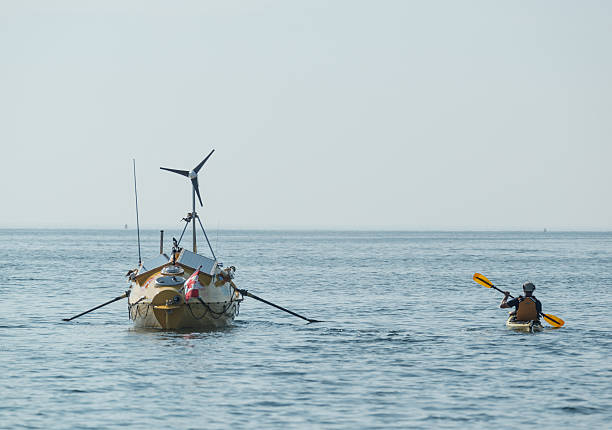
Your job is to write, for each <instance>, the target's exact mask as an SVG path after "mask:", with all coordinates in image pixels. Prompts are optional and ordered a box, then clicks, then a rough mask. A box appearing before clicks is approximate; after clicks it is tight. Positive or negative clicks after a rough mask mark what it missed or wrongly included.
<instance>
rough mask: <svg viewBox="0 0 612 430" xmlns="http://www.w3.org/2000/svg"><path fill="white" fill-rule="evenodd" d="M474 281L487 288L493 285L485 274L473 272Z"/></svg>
mask: <svg viewBox="0 0 612 430" xmlns="http://www.w3.org/2000/svg"><path fill="white" fill-rule="evenodd" d="M474 281H476V282H477V283H479V284H480V285H484V286H485V287H487V288H492V287H493V283H492V282H491V281H489V280H488V279H487V277H486V276H485V275H481V274H480V273H474Z"/></svg>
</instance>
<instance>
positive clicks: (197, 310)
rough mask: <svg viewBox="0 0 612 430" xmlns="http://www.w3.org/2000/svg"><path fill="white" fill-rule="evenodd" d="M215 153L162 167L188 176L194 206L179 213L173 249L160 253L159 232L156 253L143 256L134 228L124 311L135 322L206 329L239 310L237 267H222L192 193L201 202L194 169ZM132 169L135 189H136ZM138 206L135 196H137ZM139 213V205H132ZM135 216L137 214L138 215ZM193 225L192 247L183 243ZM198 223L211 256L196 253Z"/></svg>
mask: <svg viewBox="0 0 612 430" xmlns="http://www.w3.org/2000/svg"><path fill="white" fill-rule="evenodd" d="M213 152H214V150H213V151H211V152H210V154H208V156H207V157H206V158H205V159H204V160H203V161H202V162H200V163H199V164H198V165H197V166H196V167H195V168H194V169H193V170H191V171H187V170H177V169H168V168H165V167H162V168H161V169H163V170H167V171H170V172H173V173H178V174H180V175H182V176H186V177H187V178H189V179H190V180H191V183H192V187H191V198H192V210H191V212H189V213H187V217H186V218H183V221H185V227H184V228H183V232H182V233H181V236H180V238H179V239H178V240H176V239H174V238H173V246H172V251H171V252H170V253H169V255H167V254H166V253H164V242H163V240H164V235H163V230H162V231H161V237H160V249H159V255H157V256H155V257H153V258H150V259H148V260H145V261H142V260H141V258H140V229H139V233H138V260H139V261H138V267H137V268H135V269H133V270H130V271H129V272H128V273H127V275H126V276H127V277H128V283H129V285H130V289H129V291H128V293H126V294H127V296H128V311H129V316H130V319H131V320H132V321H134V326H135V327H139V328H157V329H170V330H176V329H209V328H219V327H224V326H228V325H230V324H231V323H232V322H233V320H234V318H235V317H236V316H237V315H238V312H239V307H240V302H242V300H243V296H242V294H241V292H240V291H239V290H238V288H237V287H236V285H235V284H234V282H233V278H234V273H235V271H236V268H235V267H234V266H229V267H224V266H223V264H222V263H221V262H220V261H218V260H217V258H216V256H215V253H214V251H213V249H212V246H211V245H210V241H209V240H208V236H207V235H206V231H205V230H204V225H203V224H202V221H201V220H200V216H199V214H198V213H197V212H196V196H197V198H198V200H199V201H200V205H202V199H201V197H200V190H199V187H198V177H197V175H198V171H199V170H200V169H201V167H202V166H203V165H204V163H205V162H206V160H208V158H209V157H210V156H211V155H212V153H213ZM135 180H136V172H135V171H134V190H135V191H136V182H135ZM136 204H137V205H138V200H136ZM136 213H137V214H138V206H137V207H136ZM137 220H138V218H137ZM190 223H191V224H192V226H193V237H192V241H193V244H192V250H191V251H190V250H187V249H185V248H183V247H182V246H181V240H182V239H183V235H184V233H185V230H186V229H187V226H188V225H189V224H190ZM196 224H199V226H200V227H201V229H202V233H204V237H205V238H206V242H207V244H208V248H209V250H210V254H211V256H212V258H210V257H207V256H204V255H201V254H198V252H197V241H196Z"/></svg>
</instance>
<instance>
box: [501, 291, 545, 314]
mask: <svg viewBox="0 0 612 430" xmlns="http://www.w3.org/2000/svg"><path fill="white" fill-rule="evenodd" d="M523 291H524V292H525V295H524V296H518V297H516V298H514V299H512V300H510V301H508V296H509V295H510V293H509V292H508V291H504V298H503V299H502V302H501V304H500V305H499V307H500V308H511V307H515V308H516V309H515V311H514V312H512V314H511V315H514V320H516V321H532V320H538V321H539V319H540V314H541V313H542V303H540V301H539V300H538V299H536V298H535V296H534V295H533V292H534V291H535V285H533V283H532V282H525V283H524V284H523Z"/></svg>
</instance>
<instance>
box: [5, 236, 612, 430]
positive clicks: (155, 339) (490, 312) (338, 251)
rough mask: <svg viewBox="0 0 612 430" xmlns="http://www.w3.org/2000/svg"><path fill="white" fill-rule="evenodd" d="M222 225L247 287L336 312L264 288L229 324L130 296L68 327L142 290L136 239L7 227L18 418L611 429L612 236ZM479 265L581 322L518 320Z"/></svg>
mask: <svg viewBox="0 0 612 430" xmlns="http://www.w3.org/2000/svg"><path fill="white" fill-rule="evenodd" d="M171 234H177V233H174V232H166V238H167V239H169V236H170V235H171ZM158 235H159V232H158V231H143V232H141V237H142V254H143V258H145V259H146V258H147V257H151V256H154V255H156V254H157V253H158V252H159V236H158ZM209 237H210V238H211V240H212V243H213V246H214V248H215V253H216V255H217V257H218V258H219V260H221V261H223V262H224V263H225V265H226V266H227V265H234V266H236V268H237V271H236V279H235V282H236V284H237V285H238V286H239V287H240V288H245V289H248V290H249V291H250V292H252V293H253V294H256V295H258V296H260V297H262V298H265V299H267V300H269V301H271V302H273V303H276V304H279V305H281V306H284V307H286V308H288V309H291V310H293V311H295V312H298V313H300V314H302V315H305V316H307V317H309V318H314V319H318V320H323V322H320V323H313V324H308V323H306V322H305V321H303V320H301V319H299V318H295V317H293V316H291V315H289V314H286V313H284V312H281V311H279V310H277V309H274V308H272V307H270V306H267V305H265V304H263V303H260V302H257V301H255V300H252V299H250V298H246V299H245V301H244V302H243V303H242V306H241V309H240V315H239V316H238V318H237V319H236V321H235V323H234V325H233V326H232V327H229V328H226V329H222V330H217V331H210V332H195V331H181V332H170V331H168V332H165V331H157V330H136V329H134V328H133V327H132V323H131V322H130V321H129V319H128V312H127V302H126V301H125V300H122V301H118V302H116V303H113V304H110V305H108V306H106V307H103V308H101V309H99V310H97V311H95V312H92V313H90V314H87V315H84V316H82V317H80V318H78V319H75V320H73V321H71V322H64V321H62V318H67V317H70V316H73V315H75V314H77V313H80V312H82V311H84V310H87V309H89V308H92V307H94V306H96V305H98V304H101V303H103V302H106V301H108V300H110V299H112V298H114V297H116V296H119V295H121V294H122V293H123V292H124V291H125V290H126V288H127V283H126V280H125V276H124V275H125V273H126V272H127V271H128V270H129V269H132V268H134V267H136V263H137V260H138V250H137V246H136V232H135V231H133V230H117V231H112V230H8V229H4V230H0V261H1V265H0V276H1V279H2V283H1V284H0V291H1V297H2V305H1V309H2V312H1V313H0V347H1V352H0V366H1V376H0V394H1V398H2V401H0V428H6V429H50V428H51V429H55V428H57V429H100V428H104V429H114V428H117V429H119V428H126V427H127V428H130V429H147V430H148V429H151V428H153V429H157V428H176V429H204V428H206V429H227V428H230V427H231V428H236V429H292V428H304V429H306V428H308V429H310V428H316V429H374V428H385V429H394V428H397V429H466V428H468V429H470V428H475V429H477V428H512V427H522V428H572V429H576V428H579V429H581V428H583V429H594V428H597V429H600V428H610V427H609V426H610V422H612V389H611V387H612V360H611V359H610V355H611V352H612V334H611V333H612V331H611V329H612V324H611V322H610V321H611V320H612V318H609V315H610V312H609V310H610V308H611V305H612V264H611V263H612V233H605V232H603V233H601V232H374V231H358V232H350V231H342V232H340V231H219V232H215V231H212V232H211V233H210V234H209ZM169 243H170V241H169V240H167V243H166V249H169V247H170V245H169ZM183 244H184V245H185V244H186V243H183ZM199 245H200V247H199V250H200V252H201V253H203V254H206V252H205V251H206V248H205V242H203V241H202V242H201V243H200V244H199ZM474 272H480V273H482V274H484V275H485V276H487V277H488V278H489V279H490V280H491V281H492V282H493V283H495V284H496V285H497V286H498V287H499V288H501V289H503V290H509V291H510V292H511V293H512V294H513V295H518V294H520V292H521V288H520V287H521V285H522V284H523V282H525V281H527V280H530V281H532V282H533V283H535V285H536V288H537V289H536V291H535V295H536V296H537V297H538V298H539V299H540V300H541V302H542V304H543V311H544V312H545V313H549V314H553V315H556V316H559V317H561V318H562V319H564V320H565V322H566V324H565V326H564V327H562V328H560V329H552V328H549V329H546V330H545V331H544V332H542V333H535V334H528V333H518V332H514V331H511V330H508V329H507V328H506V327H505V325H504V324H505V319H506V315H507V310H505V309H499V302H500V300H501V298H502V295H501V294H500V293H499V292H497V291H495V290H492V289H487V288H485V287H483V286H481V285H478V284H476V283H475V282H474V281H473V280H472V275H473V274H474ZM544 325H547V324H546V323H544Z"/></svg>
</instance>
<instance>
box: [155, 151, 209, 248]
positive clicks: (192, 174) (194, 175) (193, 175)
mask: <svg viewBox="0 0 612 430" xmlns="http://www.w3.org/2000/svg"><path fill="white" fill-rule="evenodd" d="M213 152H215V150H214V149H213V150H212V151H210V154H208V155H207V156H206V158H205V159H203V160H202V161H201V162H200V164H198V165H197V166H195V167H194V168H193V169H192V170H189V171H187V170H177V169H169V168H167V167H160V169H162V170H167V171H169V172H174V173H178V174H179V175H182V176H186V177H187V178H189V179H190V180H191V201H192V206H193V210H192V212H191V220H188V222H189V221H193V252H194V253H197V246H196V225H195V219H196V218H197V219H198V221H200V218H199V217H198V215H197V213H196V204H195V196H196V194H197V195H198V200H199V201H200V206H204V205H203V204H202V197H200V187H199V186H198V172H199V171H200V169H201V168H202V166H203V165H204V163H206V161H207V160H208V159H209V158H210V156H211V155H212V153H213ZM200 226H201V227H202V231H203V232H204V237H206V241H207V242H208V246H209V247H210V252H212V254H213V257H215V253H214V252H213V250H212V247H211V246H210V241H209V240H208V236H206V231H204V226H202V221H200ZM216 259H217V258H216V257H215V260H216Z"/></svg>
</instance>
